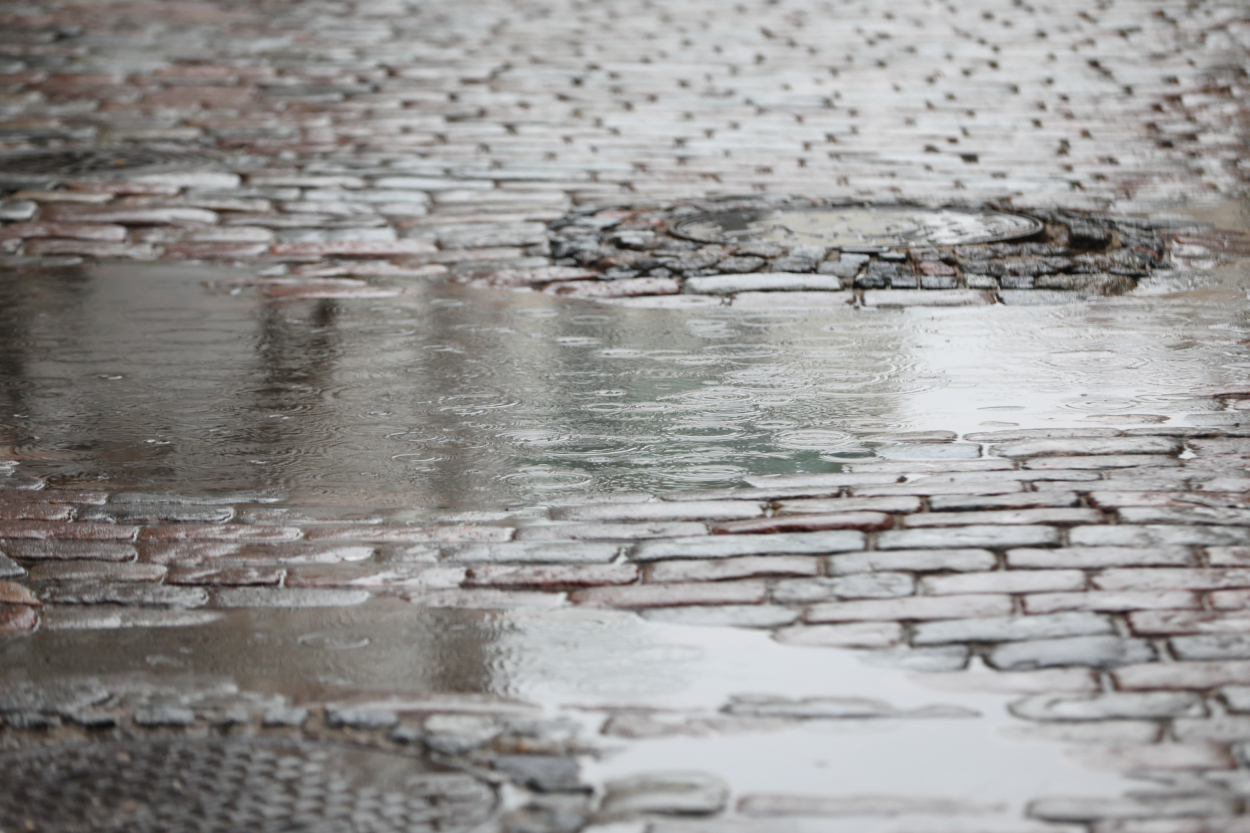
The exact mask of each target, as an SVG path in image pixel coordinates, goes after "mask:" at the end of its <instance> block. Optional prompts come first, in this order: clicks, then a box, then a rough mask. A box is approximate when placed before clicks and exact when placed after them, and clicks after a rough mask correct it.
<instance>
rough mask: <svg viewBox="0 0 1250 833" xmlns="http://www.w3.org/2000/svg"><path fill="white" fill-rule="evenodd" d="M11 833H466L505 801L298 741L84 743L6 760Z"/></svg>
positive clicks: (3, 793)
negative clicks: (15, 832) (497, 803)
mask: <svg viewBox="0 0 1250 833" xmlns="http://www.w3.org/2000/svg"><path fill="white" fill-rule="evenodd" d="M0 771H3V772H4V789H3V790H0V830H4V831H32V833H79V832H80V831H81V833H88V831H91V833H112V831H118V833H120V831H125V833H148V831H151V833H170V831H174V832H175V833H181V831H191V830H194V831H198V833H217V832H218V831H219V832H220V833H269V831H273V833H279V831H281V833H298V832H301V831H302V832H303V833H314V831H315V833H389V832H390V831H396V833H398V832H399V831H403V833H419V831H427V830H428V831H454V830H463V829H466V828H470V827H473V826H474V825H477V824H480V823H481V822H483V821H484V820H485V819H487V818H488V817H489V816H490V815H491V814H492V812H493V811H494V808H495V795H494V792H493V791H492V790H491V789H490V787H488V786H487V785H485V784H483V783H482V782H480V781H478V780H476V779H474V778H472V777H470V776H468V775H465V774H463V773H460V772H455V771H451V770H437V769H435V768H433V767H431V766H430V765H429V764H426V763H425V762H423V761H420V760H418V759H415V758H410V757H407V756H403V755H396V754H391V753H387V752H379V751H375V750H369V749H359V748H354V747H349V746H342V745H337V744H328V743H310V742H305V741H297V740H290V739H256V738H251V739H231V738H216V739H207V740H185V739H176V738H165V739H160V740H148V741H134V742H117V743H80V744H71V745H65V746H54V747H40V748H34V749H25V750H20V751H16V752H6V753H3V754H0Z"/></svg>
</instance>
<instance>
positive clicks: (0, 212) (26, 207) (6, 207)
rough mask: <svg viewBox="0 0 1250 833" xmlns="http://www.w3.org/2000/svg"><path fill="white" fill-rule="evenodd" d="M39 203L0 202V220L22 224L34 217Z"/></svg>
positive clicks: (22, 201) (26, 201)
mask: <svg viewBox="0 0 1250 833" xmlns="http://www.w3.org/2000/svg"><path fill="white" fill-rule="evenodd" d="M38 210H39V203H37V202H31V201H30V200H12V201H8V202H0V220H5V221H9V222H19V223H20V222H22V221H24V220H29V219H30V218H31V217H34V216H35V212H36V211H38Z"/></svg>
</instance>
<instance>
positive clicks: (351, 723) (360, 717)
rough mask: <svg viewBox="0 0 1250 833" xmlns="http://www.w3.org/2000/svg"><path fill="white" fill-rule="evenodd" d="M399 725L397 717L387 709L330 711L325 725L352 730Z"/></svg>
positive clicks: (386, 727) (387, 727) (327, 713)
mask: <svg viewBox="0 0 1250 833" xmlns="http://www.w3.org/2000/svg"><path fill="white" fill-rule="evenodd" d="M398 724H399V715H397V714H396V713H395V712H393V711H390V710H389V709H356V708H342V709H330V710H328V711H327V712H326V725H327V726H331V727H336V728H338V727H344V726H346V727H349V728H352V729H389V728H390V727H392V726H396V725H398Z"/></svg>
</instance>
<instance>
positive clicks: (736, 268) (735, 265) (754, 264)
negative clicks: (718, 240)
mask: <svg viewBox="0 0 1250 833" xmlns="http://www.w3.org/2000/svg"><path fill="white" fill-rule="evenodd" d="M765 263H766V261H765V260H764V258H762V257H727V258H725V259H724V260H722V261H720V262H719V263H717V264H716V268H717V269H719V270H720V271H722V272H724V273H726V274H730V275H739V274H743V273H746V272H758V271H759V270H760V269H762V268H763V267H764V264H765ZM783 271H788V270H783Z"/></svg>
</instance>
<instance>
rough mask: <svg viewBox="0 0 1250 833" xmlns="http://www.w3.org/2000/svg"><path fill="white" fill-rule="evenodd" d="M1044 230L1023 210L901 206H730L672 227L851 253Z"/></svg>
mask: <svg viewBox="0 0 1250 833" xmlns="http://www.w3.org/2000/svg"><path fill="white" fill-rule="evenodd" d="M1041 230H1042V223H1041V222H1040V221H1038V220H1035V219H1033V218H1031V217H1023V216H1021V215H1019V214H1006V213H1004V212H1001V211H964V210H959V209H953V208H938V209H931V208H918V207H913V206H902V205H878V206H860V205H850V206H838V207H831V208H809V209H803V210H785V209H780V210H774V209H765V210H755V211H749V210H748V211H727V212H721V213H716V214H705V215H702V216H700V217H694V218H691V219H689V220H682V221H680V222H678V223H676V224H675V225H674V226H673V233H674V234H676V235H677V236H679V237H684V238H686V239H687V240H695V241H698V242H701V243H736V244H741V243H779V244H782V245H786V246H836V247H837V248H839V249H841V250H843V251H850V252H853V251H880V250H882V249H892V248H910V247H913V246H957V245H967V244H973V243H999V242H1004V241H1007V240H1018V239H1019V238H1021V237H1029V236H1032V235H1035V234H1037V233H1038V232H1040V231H1041Z"/></svg>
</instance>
